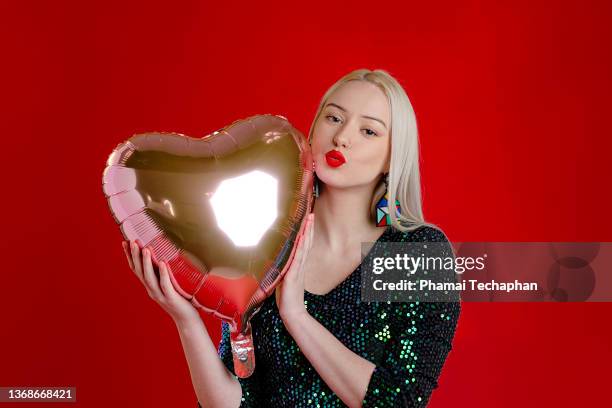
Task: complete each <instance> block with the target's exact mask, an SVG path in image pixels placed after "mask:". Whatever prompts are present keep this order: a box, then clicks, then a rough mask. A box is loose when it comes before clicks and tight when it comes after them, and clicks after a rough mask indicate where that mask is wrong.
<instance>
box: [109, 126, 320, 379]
mask: <svg viewBox="0 0 612 408" xmlns="http://www.w3.org/2000/svg"><path fill="white" fill-rule="evenodd" d="M312 184H313V161H312V153H311V151H310V147H309V145H308V143H307V141H306V139H305V138H304V136H303V135H302V133H300V132H299V131H298V130H296V129H295V128H294V127H293V126H291V124H290V123H289V122H288V121H287V120H286V119H285V118H283V117H282V116H275V115H257V116H252V117H250V118H247V119H244V120H238V121H235V122H234V123H232V124H231V125H229V126H227V127H225V128H222V129H220V130H218V131H216V132H213V133H212V134H210V135H207V136H204V137H203V138H193V137H190V136H186V135H183V134H179V133H163V132H155V133H142V134H137V135H134V136H132V137H131V138H129V139H128V140H127V141H125V142H124V143H121V144H119V145H118V146H117V147H116V148H115V150H114V151H113V152H112V153H111V155H110V157H109V158H108V162H107V167H106V168H105V170H104V173H103V180H102V186H103V191H104V194H105V196H106V197H107V200H108V204H109V207H110V210H111V213H112V215H113V217H114V218H115V221H116V222H117V223H118V224H119V225H120V229H121V232H122V233H123V236H124V238H125V239H126V240H134V241H137V242H138V244H139V246H140V247H141V248H144V247H147V248H149V250H150V251H151V254H152V259H153V263H154V264H155V265H158V263H159V262H160V261H164V262H166V264H167V265H168V266H169V269H170V272H171V273H170V276H171V279H172V281H173V284H174V286H175V288H177V290H178V291H179V292H180V293H181V294H182V295H183V296H184V297H186V298H188V299H190V300H191V302H192V303H193V304H194V305H195V306H197V307H199V308H202V309H204V310H205V311H207V312H209V313H212V314H214V315H216V316H218V317H219V318H221V319H223V320H225V321H227V322H228V323H230V327H231V336H230V338H231V342H232V352H233V356H234V368H235V372H236V374H237V375H238V376H240V377H243V378H244V377H248V376H249V375H251V373H252V372H253V370H254V369H255V358H254V356H255V354H254V345H253V339H252V337H251V330H250V325H249V320H250V318H251V317H252V316H253V314H255V313H256V312H257V311H258V310H259V308H260V306H261V304H262V302H263V301H264V300H265V299H266V298H267V297H268V296H270V295H271V294H272V292H273V291H274V289H275V287H276V285H277V284H278V283H279V282H280V280H281V279H282V277H283V274H284V273H285V271H286V269H287V268H288V266H289V264H290V263H291V261H292V259H293V256H294V254H295V249H296V242H297V241H298V239H299V237H300V235H301V234H302V233H303V228H304V226H305V221H306V216H307V215H308V213H309V212H310V210H311V206H312V200H313V199H312Z"/></svg>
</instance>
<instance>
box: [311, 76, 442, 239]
mask: <svg viewBox="0 0 612 408" xmlns="http://www.w3.org/2000/svg"><path fill="white" fill-rule="evenodd" d="M348 81H367V82H370V83H372V84H374V85H376V86H378V87H379V88H380V89H381V90H382V91H383V92H384V94H385V95H386V96H387V100H388V101H389V106H390V107H391V162H390V166H389V186H388V187H387V191H388V203H389V216H390V219H391V225H393V226H394V227H395V228H397V229H398V230H400V231H412V230H414V229H416V228H419V227H421V226H423V225H429V226H432V227H436V226H435V225H433V224H430V223H427V222H425V219H424V217H423V208H422V203H421V177H420V172H419V138H418V131H417V123H416V116H415V114H414V110H413V109H412V104H411V103H410V100H409V99H408V95H406V92H405V91H404V88H403V87H402V86H401V85H400V83H399V82H398V81H397V80H396V79H395V78H393V77H392V76H391V75H390V74H389V73H388V72H387V71H385V70H382V69H376V70H374V71H371V70H369V69H357V70H355V71H353V72H350V73H349V74H347V75H345V76H343V77H342V78H340V79H339V80H338V81H337V82H336V83H334V84H333V85H332V86H331V87H330V88H329V89H328V90H327V91H326V92H325V94H324V95H323V97H322V98H321V102H320V103H319V107H318V109H317V114H316V115H315V117H314V120H313V121H312V125H311V127H310V132H309V134H308V140H312V139H311V137H312V132H313V130H314V125H315V123H316V121H317V119H318V118H319V116H320V115H321V111H322V110H323V107H324V106H325V104H326V103H327V100H328V99H329V97H330V95H331V94H332V93H333V92H334V91H335V90H336V89H338V88H339V87H340V86H341V85H342V84H344V83H346V82H348ZM384 194H385V183H384V179H383V178H381V180H380V182H379V183H378V185H377V186H376V188H375V189H374V194H373V197H372V203H371V206H370V210H371V213H372V217H374V219H375V217H376V203H378V201H379V200H380V199H381V198H382V197H383V195H384ZM396 199H397V200H398V201H399V203H400V214H399V217H398V216H396V212H395V211H393V209H394V207H395V206H394V205H391V203H395V200H396ZM436 228H437V227H436Z"/></svg>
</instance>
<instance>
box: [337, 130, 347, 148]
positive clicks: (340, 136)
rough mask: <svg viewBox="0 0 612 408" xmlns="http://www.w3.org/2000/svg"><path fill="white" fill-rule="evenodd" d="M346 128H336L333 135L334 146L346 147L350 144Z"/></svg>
mask: <svg viewBox="0 0 612 408" xmlns="http://www.w3.org/2000/svg"><path fill="white" fill-rule="evenodd" d="M346 131H347V129H345V128H343V129H340V130H338V132H336V134H335V135H334V144H335V145H336V146H342V147H343V148H345V149H346V148H348V147H350V146H351V142H350V140H349V138H348V137H347V134H346Z"/></svg>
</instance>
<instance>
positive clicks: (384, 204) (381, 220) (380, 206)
mask: <svg viewBox="0 0 612 408" xmlns="http://www.w3.org/2000/svg"><path fill="white" fill-rule="evenodd" d="M384 182H385V194H384V195H383V196H382V198H381V199H380V200H379V201H378V203H377V204H376V226H377V227H387V226H389V225H391V217H390V216H389V202H388V201H389V173H386V174H385V177H384ZM395 214H396V215H397V216H398V217H399V215H400V203H399V201H398V200H397V199H395Z"/></svg>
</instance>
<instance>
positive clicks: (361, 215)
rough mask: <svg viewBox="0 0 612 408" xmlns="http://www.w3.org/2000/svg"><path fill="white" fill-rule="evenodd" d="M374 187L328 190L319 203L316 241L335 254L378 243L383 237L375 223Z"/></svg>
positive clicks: (321, 196)
mask: <svg viewBox="0 0 612 408" xmlns="http://www.w3.org/2000/svg"><path fill="white" fill-rule="evenodd" d="M372 194H373V187H371V186H368V187H364V188H363V189H355V188H350V189H333V188H328V187H327V186H325V187H324V188H323V189H322V191H321V192H320V195H319V197H318V198H317V199H316V202H315V206H314V210H313V212H314V213H315V230H314V234H315V236H316V241H317V243H318V244H321V245H324V246H325V247H326V248H328V249H329V250H331V251H334V252H335V251H336V250H338V251H342V250H344V249H345V248H346V246H347V245H352V244H353V243H354V242H355V241H359V242H367V241H375V240H376V239H377V238H378V236H379V235H380V234H381V233H382V231H380V228H377V227H376V225H375V224H374V222H373V221H372V218H371V215H370V204H371V200H372Z"/></svg>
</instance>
